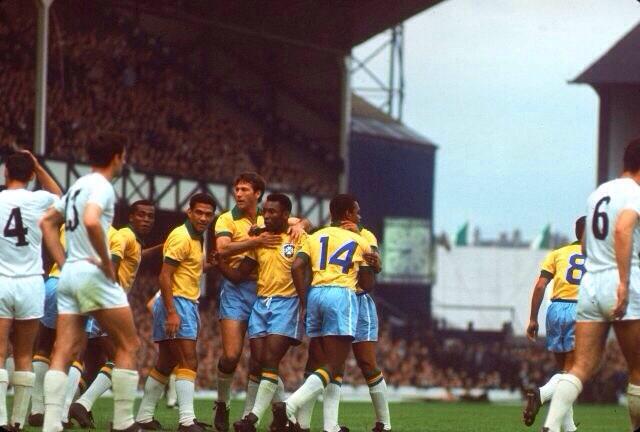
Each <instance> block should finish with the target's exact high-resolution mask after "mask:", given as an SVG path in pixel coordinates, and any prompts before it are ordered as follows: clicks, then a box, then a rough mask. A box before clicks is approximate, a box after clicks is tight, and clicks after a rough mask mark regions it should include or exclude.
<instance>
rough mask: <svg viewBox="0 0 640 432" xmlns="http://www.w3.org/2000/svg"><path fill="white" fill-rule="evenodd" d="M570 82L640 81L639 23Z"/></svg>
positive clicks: (616, 82) (617, 82)
mask: <svg viewBox="0 0 640 432" xmlns="http://www.w3.org/2000/svg"><path fill="white" fill-rule="evenodd" d="M572 82H574V83H580V84H592V85H599V84H633V83H640V25H637V26H636V27H634V28H633V29H632V30H631V31H630V32H629V33H627V34H626V35H625V36H624V37H623V38H622V39H620V40H619V41H618V42H617V43H616V44H615V45H614V46H613V47H611V48H610V49H609V51H607V52H606V53H605V54H604V55H603V56H602V57H600V58H599V59H598V60H597V61H596V62H594V63H593V64H592V65H591V66H589V68H588V69H587V70H585V71H584V72H582V73H581V74H580V75H579V76H578V77H577V78H575V79H574V80H573V81H572Z"/></svg>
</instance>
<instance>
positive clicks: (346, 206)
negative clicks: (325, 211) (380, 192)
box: [329, 194, 357, 221]
mask: <svg viewBox="0 0 640 432" xmlns="http://www.w3.org/2000/svg"><path fill="white" fill-rule="evenodd" d="M356 201H357V199H356V197H355V196H353V195H351V194H338V195H336V196H335V197H333V199H332V200H331V203H330V204H329V211H330V212H331V220H332V221H340V220H342V219H344V217H345V215H346V214H347V212H349V211H351V210H353V208H354V207H355V205H356Z"/></svg>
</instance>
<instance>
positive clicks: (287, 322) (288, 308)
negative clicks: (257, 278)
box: [249, 297, 302, 341]
mask: <svg viewBox="0 0 640 432" xmlns="http://www.w3.org/2000/svg"><path fill="white" fill-rule="evenodd" d="M299 310H300V300H299V299H298V297H258V300H256V302H255V303H254V304H253V310H252V311H251V317H250V318H249V337H250V338H252V339H253V338H261V337H265V336H267V335H271V334H273V335H282V336H287V337H290V338H291V339H295V340H297V341H301V340H302V325H301V324H302V323H301V322H300V314H299Z"/></svg>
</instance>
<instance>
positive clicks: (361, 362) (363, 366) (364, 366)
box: [356, 358, 378, 376]
mask: <svg viewBox="0 0 640 432" xmlns="http://www.w3.org/2000/svg"><path fill="white" fill-rule="evenodd" d="M356 363H357V364H358V367H359V368H360V371H361V372H362V374H363V375H364V376H368V375H371V374H372V373H373V372H375V371H377V370H378V365H377V363H376V360H375V359H370V358H359V359H356Z"/></svg>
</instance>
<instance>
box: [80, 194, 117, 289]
mask: <svg viewBox="0 0 640 432" xmlns="http://www.w3.org/2000/svg"><path fill="white" fill-rule="evenodd" d="M101 215H102V209H101V208H100V206H98V205H96V204H93V203H87V206H86V208H85V210H84V216H83V217H82V221H83V223H84V225H85V228H86V229H87V235H88V237H89V241H90V242H91V246H93V249H94V250H95V251H96V253H97V254H98V256H99V257H100V263H99V267H100V269H101V270H102V272H103V273H104V274H105V276H106V277H107V278H109V279H111V280H112V281H114V282H115V281H116V274H115V272H114V271H113V265H112V263H111V255H110V254H109V248H108V247H107V242H106V239H105V236H104V232H103V231H102V224H101V223H100V216H101Z"/></svg>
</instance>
